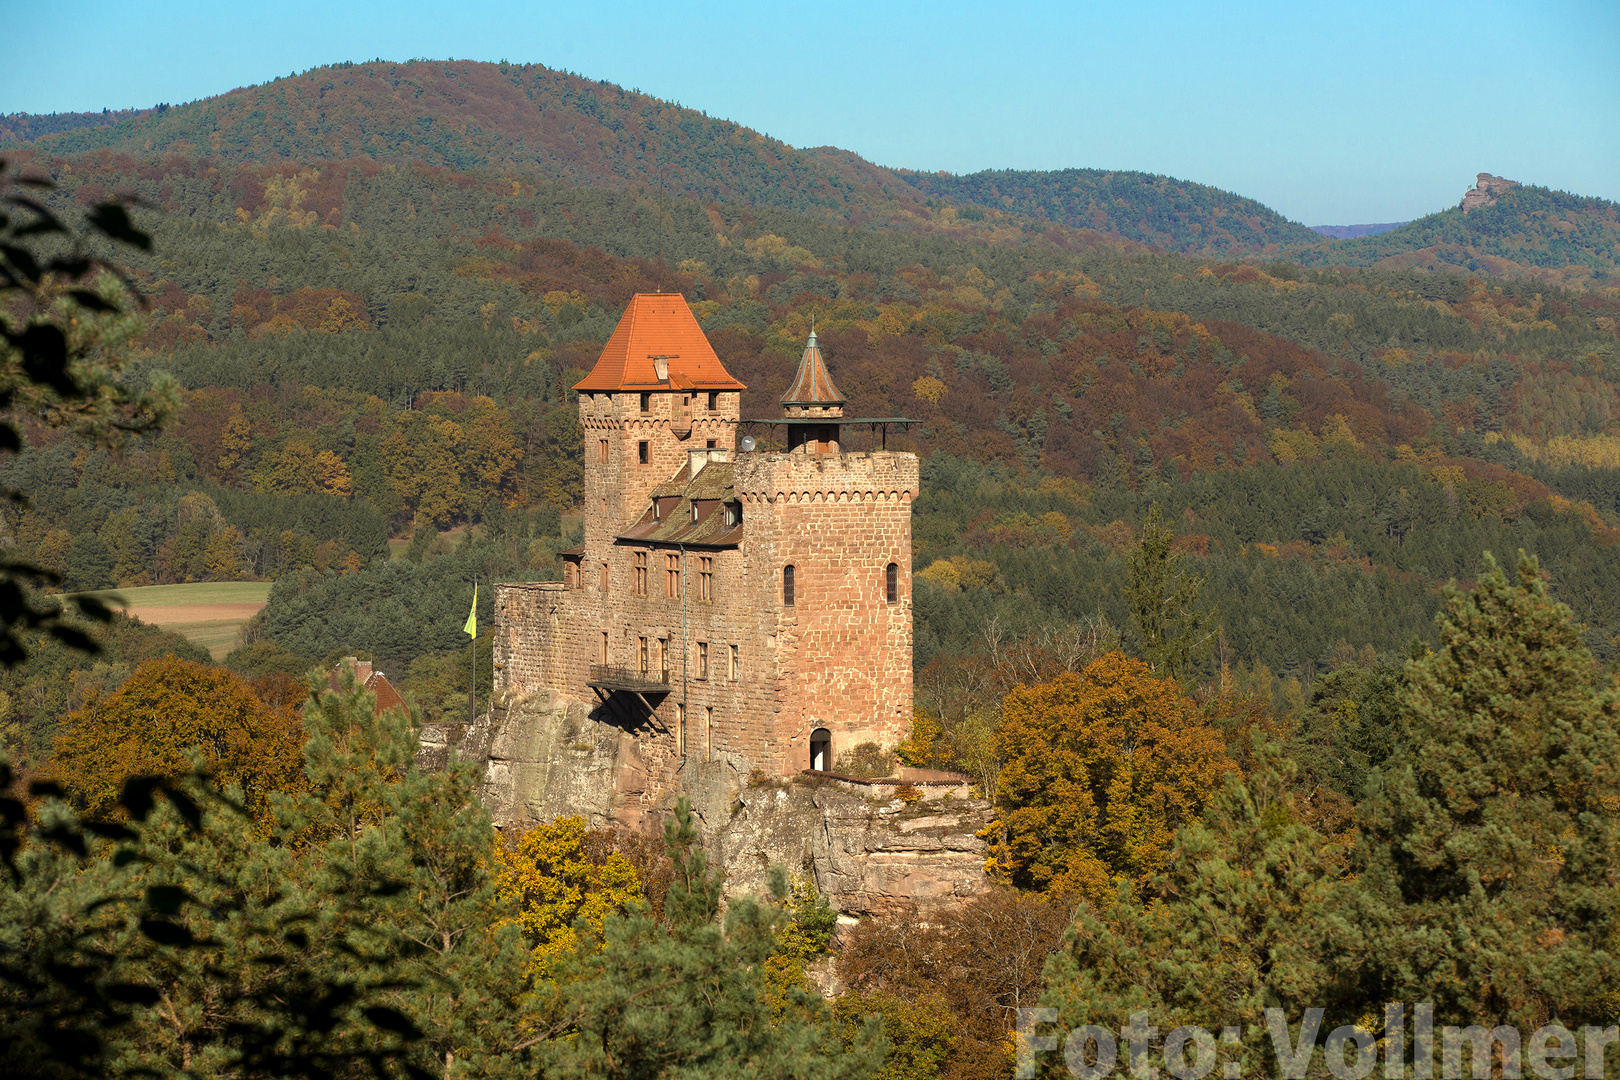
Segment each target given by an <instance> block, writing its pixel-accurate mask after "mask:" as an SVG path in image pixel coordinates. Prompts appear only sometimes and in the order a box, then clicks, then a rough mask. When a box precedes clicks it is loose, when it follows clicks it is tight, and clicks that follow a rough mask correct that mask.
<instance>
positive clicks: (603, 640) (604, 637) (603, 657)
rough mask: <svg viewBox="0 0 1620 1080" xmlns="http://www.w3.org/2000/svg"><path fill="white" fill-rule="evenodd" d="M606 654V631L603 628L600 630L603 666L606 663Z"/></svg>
mask: <svg viewBox="0 0 1620 1080" xmlns="http://www.w3.org/2000/svg"><path fill="white" fill-rule="evenodd" d="M607 656H608V653H607V631H606V630H604V631H602V664H603V666H604V667H605V666H606V665H607Z"/></svg>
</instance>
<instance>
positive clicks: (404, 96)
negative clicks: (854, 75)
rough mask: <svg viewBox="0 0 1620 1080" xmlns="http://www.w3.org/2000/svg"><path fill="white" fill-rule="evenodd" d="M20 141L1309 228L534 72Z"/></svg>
mask: <svg viewBox="0 0 1620 1080" xmlns="http://www.w3.org/2000/svg"><path fill="white" fill-rule="evenodd" d="M23 147H27V148H30V149H33V150H36V151H38V152H41V153H44V154H48V155H51V156H57V155H71V154H75V153H80V152H84V151H95V150H111V151H114V152H116V153H123V154H130V155H132V156H135V157H142V158H151V157H159V158H162V157H169V156H180V157H185V158H199V157H207V158H209V159H211V160H215V161H225V162H231V163H246V164H260V165H263V164H274V163H280V162H284V161H299V162H306V161H307V162H319V161H329V162H346V161H356V160H365V161H371V162H395V163H401V164H404V163H411V164H426V165H432V166H438V167H444V168H451V169H455V170H457V171H469V170H476V171H481V172H496V173H499V174H504V175H510V176H514V177H520V178H522V179H525V180H531V181H532V180H536V179H544V180H555V181H561V182H563V183H566V184H571V185H582V186H597V187H600V186H607V187H619V188H624V187H646V188H649V189H651V190H654V191H660V190H661V191H664V192H667V193H668V194H669V195H672V196H685V197H688V198H692V199H695V200H698V201H700V202H705V203H707V202H720V203H725V204H729V205H737V206H745V207H756V208H772V209H780V210H789V211H792V212H795V213H799V214H806V215H809V216H812V217H816V218H820V219H821V220H823V221H829V222H835V223H838V224H845V225H850V226H855V227H862V226H880V227H883V226H886V227H897V228H903V229H907V230H910V231H925V232H931V231H944V232H948V233H951V234H955V235H965V236H975V237H978V238H982V239H1000V240H1007V239H1020V238H1022V237H1024V236H1025V235H1027V234H1041V233H1046V234H1048V235H1047V238H1048V239H1049V240H1050V239H1056V240H1058V242H1059V243H1060V244H1063V243H1064V242H1065V238H1059V237H1058V236H1057V235H1056V234H1058V233H1062V232H1064V231H1065V230H1068V229H1073V230H1078V231H1080V232H1082V233H1090V232H1092V231H1095V232H1098V233H1102V234H1106V235H1107V236H1110V237H1112V238H1114V239H1115V240H1116V241H1118V242H1121V243H1124V244H1125V245H1126V246H1131V245H1130V244H1129V242H1131V241H1134V242H1137V243H1142V244H1151V245H1155V246H1157V247H1160V248H1164V249H1166V250H1175V251H1189V252H1200V253H1205V254H1212V255H1217V256H1235V255H1240V254H1244V253H1258V252H1263V251H1267V250H1271V251H1275V250H1276V249H1277V248H1278V246H1279V245H1282V244H1288V243H1292V244H1295V245H1298V244H1301V243H1309V242H1311V241H1313V240H1315V239H1317V238H1316V237H1315V235H1314V234H1313V233H1311V232H1310V231H1309V230H1308V229H1305V228H1304V227H1303V226H1300V225H1295V224H1294V223H1292V222H1288V221H1286V220H1284V219H1283V218H1282V217H1281V216H1279V215H1278V214H1276V213H1275V212H1274V211H1272V210H1269V209H1267V208H1266V207H1264V206H1262V205H1260V204H1259V203H1257V202H1255V201H1254V200H1252V199H1245V198H1242V197H1240V196H1237V195H1233V194H1231V193H1229V192H1224V191H1221V190H1219V189H1217V188H1212V187H1208V186H1206V185H1202V184H1190V183H1186V182H1183V181H1179V180H1172V179H1169V178H1166V177H1155V176H1149V175H1147V174H1145V173H1128V172H1114V173H1109V172H1100V171H1096V170H1066V171H1064V172H1061V173H993V174H992V173H986V174H979V175H978V176H975V177H942V176H937V175H931V174H923V173H912V172H908V171H897V170H893V169H887V168H884V167H881V166H878V165H874V164H872V163H871V162H869V161H866V160H865V159H863V158H861V157H859V156H858V155H856V154H853V153H850V152H848V151H845V150H840V149H838V148H836V147H830V146H829V147H817V148H813V149H807V150H797V149H795V148H793V147H791V146H788V145H787V144H786V143H783V142H780V141H778V140H776V139H772V138H769V137H767V136H765V135H762V134H760V133H759V132H757V131H753V130H751V129H749V128H746V127H743V126H741V125H739V124H735V123H732V122H730V121H726V120H719V119H715V118H713V117H710V116H707V115H705V114H703V113H701V112H698V111H696V110H692V109H687V108H682V107H681V106H679V105H677V104H673V103H671V102H667V101H662V100H659V99H657V98H654V97H650V96H648V95H646V94H641V93H638V92H635V91H630V90H625V89H624V88H622V87H619V86H615V85H613V84H611V83H607V82H597V81H594V80H590V79H585V78H581V77H579V76H576V75H572V74H569V73H566V72H561V71H553V70H550V69H547V68H545V67H542V66H539V65H513V64H486V63H477V62H472V61H444V62H438V61H414V62H411V63H405V64H394V63H386V62H382V61H374V62H371V63H365V64H340V65H335V66H333V67H328V68H317V69H313V70H311V71H308V72H305V73H304V74H302V75H297V76H289V77H287V78H284V79H277V80H275V81H273V82H270V83H266V84H264V85H262V86H253V87H245V88H242V89H238V90H233V91H230V92H229V93H226V94H222V95H220V96H219V97H215V98H209V99H206V100H203V101H197V102H192V103H190V104H186V105H177V106H173V107H170V106H160V107H158V108H154V109H146V110H140V111H137V112H130V113H121V114H103V113H85V114H58V115H53V116H48V117H35V116H27V115H22V114H18V115H12V116H7V117H0V150H4V149H6V148H23ZM986 177H990V178H993V179H991V180H988V181H987V180H985V179H984V178H986ZM1012 178H1016V179H1012ZM1054 225H1055V226H1058V228H1056V229H1053V228H1051V226H1054ZM1067 239H1069V240H1070V242H1069V243H1068V245H1067V246H1074V245H1073V242H1072V238H1067Z"/></svg>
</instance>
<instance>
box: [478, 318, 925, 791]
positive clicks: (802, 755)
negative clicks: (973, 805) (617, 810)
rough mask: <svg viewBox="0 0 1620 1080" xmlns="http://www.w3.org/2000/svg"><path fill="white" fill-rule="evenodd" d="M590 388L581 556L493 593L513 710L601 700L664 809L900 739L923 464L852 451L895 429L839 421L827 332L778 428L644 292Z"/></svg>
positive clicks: (498, 656) (499, 678) (598, 711)
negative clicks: (554, 571) (702, 782)
mask: <svg viewBox="0 0 1620 1080" xmlns="http://www.w3.org/2000/svg"><path fill="white" fill-rule="evenodd" d="M574 389H575V391H577V392H578V395H579V420H580V426H581V427H582V428H583V429H584V444H585V445H584V451H585V463H584V473H585V499H584V543H583V545H582V546H580V547H578V548H576V549H573V550H571V551H567V552H563V553H562V557H563V580H562V581H561V582H522V583H504V584H498V585H497V586H496V593H495V619H496V631H495V634H496V637H495V664H496V691H497V694H498V695H501V694H504V695H505V696H506V699H516V698H521V697H523V696H525V695H533V694H538V693H541V692H544V691H551V692H553V693H555V694H561V695H565V696H566V697H569V698H574V699H578V700H583V701H585V702H586V703H587V704H588V705H589V706H590V707H591V709H592V713H591V715H592V716H593V717H594V718H597V719H600V720H605V721H608V722H610V723H613V724H615V725H617V726H618V727H619V728H620V729H621V730H622V731H623V732H624V733H625V736H626V737H627V738H628V739H630V740H633V743H634V746H633V749H634V751H635V755H634V756H635V758H636V759H637V762H638V764H637V767H636V769H637V772H638V773H641V774H642V775H641V777H640V779H639V780H638V781H637V782H636V784H635V785H634V787H635V788H637V789H638V790H639V792H640V793H641V795H642V798H643V799H644V800H647V801H649V802H650V801H651V800H653V799H654V798H656V797H657V796H658V795H659V794H660V793H667V792H669V791H672V790H674V789H675V787H676V786H677V776H678V774H679V773H680V771H681V769H682V768H683V767H684V766H686V765H688V764H689V763H694V762H695V763H704V762H715V761H722V760H724V761H727V762H729V763H730V764H731V765H732V766H734V767H736V768H739V769H741V770H742V771H743V773H744V774H745V775H746V774H747V773H749V772H751V771H752V770H754V769H759V770H762V771H763V772H764V773H765V774H767V775H772V776H783V775H789V774H792V773H797V772H800V771H801V770H804V769H818V770H831V769H832V768H833V763H834V760H835V756H836V755H837V754H839V753H842V752H843V751H844V750H845V749H847V748H849V747H852V746H855V745H857V744H861V743H867V742H871V743H877V744H878V745H880V746H884V747H891V746H893V745H894V744H895V743H896V742H898V741H899V740H900V739H901V738H903V737H904V735H905V732H906V728H907V726H908V724H909V722H910V719H911V709H912V676H911V655H912V652H911V650H912V613H911V598H912V593H911V501H912V499H913V498H915V497H916V494H917V490H918V470H917V458H916V456H915V455H913V454H909V453H901V452H894V451H889V450H887V449H880V450H875V451H871V452H859V453H856V452H849V451H846V450H845V449H843V446H842V444H841V439H840V435H841V432H842V431H843V430H844V429H845V428H846V427H848V426H849V425H851V424H865V425H869V426H871V427H872V428H873V430H874V431H875V430H878V429H879V428H882V429H883V430H884V432H885V445H886V431H887V427H886V426H885V425H886V424H888V423H893V422H895V420H896V419H897V418H876V419H873V418H846V417H845V416H844V415H843V412H844V409H843V406H844V401H843V400H842V398H841V397H840V395H839V392H838V389H837V387H836V385H835V384H834V383H833V380H832V377H831V375H830V374H829V372H828V370H827V367H826V364H825V362H824V361H823V359H822V356H821V351H820V349H819V348H818V346H817V343H816V338H815V333H814V332H813V331H812V332H811V334H810V337H809V341H808V344H807V345H806V347H805V350H804V355H803V358H802V359H801V361H800V363H799V368H798V373H797V377H796V378H795V380H794V382H793V384H792V386H791V387H790V388H789V390H788V392H787V393H786V394H784V395H783V397H782V401H781V404H782V410H781V416H780V417H771V418H758V419H748V420H744V419H743V418H742V417H741V415H740V399H741V392H742V391H743V390H745V389H746V387H745V386H744V385H743V384H742V383H740V382H738V381H737V380H736V379H735V378H733V377H732V375H731V374H730V373H729V372H728V371H726V369H725V367H724V365H723V364H722V363H721V362H720V359H719V357H718V356H716V355H715V352H714V349H713V348H712V347H711V346H710V344H709V341H708V339H707V338H706V337H705V336H704V334H703V331H702V329H701V328H700V327H699V326H698V323H697V320H696V318H695V317H694V316H693V314H692V311H691V309H690V308H689V307H688V306H687V304H686V301H685V300H684V299H683V298H682V297H681V296H680V295H679V294H674V293H654V294H646V293H643V294H639V295H637V296H635V297H634V298H633V299H632V300H631V301H630V305H629V307H628V309H626V311H625V313H624V317H623V318H622V319H620V320H619V324H618V327H617V328H616V329H615V330H614V332H613V336H612V337H611V338H610V339H609V341H608V343H607V345H606V346H605V347H604V348H603V350H602V354H601V357H600V358H599V359H598V360H597V362H596V366H595V368H594V369H593V370H592V371H591V373H590V374H589V375H588V376H586V377H585V379H583V380H582V381H581V382H579V383H578V384H577V385H576V386H575V387H574ZM739 428H742V429H744V431H745V433H744V434H742V435H741V436H739ZM747 432H757V433H758V434H757V435H755V434H748V433H747Z"/></svg>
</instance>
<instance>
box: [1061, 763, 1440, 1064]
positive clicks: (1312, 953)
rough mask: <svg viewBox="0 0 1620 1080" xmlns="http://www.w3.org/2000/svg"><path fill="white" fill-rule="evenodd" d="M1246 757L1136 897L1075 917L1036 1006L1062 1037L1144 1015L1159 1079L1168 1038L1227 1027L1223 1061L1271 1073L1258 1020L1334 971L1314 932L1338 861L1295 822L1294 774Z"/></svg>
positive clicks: (1338, 878)
mask: <svg viewBox="0 0 1620 1080" xmlns="http://www.w3.org/2000/svg"><path fill="white" fill-rule="evenodd" d="M1256 757H1257V762H1258V763H1257V766H1256V769H1255V772H1254V774H1253V775H1251V776H1250V777H1249V778H1248V779H1247V780H1244V779H1243V778H1241V777H1239V776H1238V775H1237V774H1235V773H1228V774H1227V775H1226V777H1225V779H1224V783H1223V786H1222V787H1221V788H1220V790H1218V791H1217V792H1216V793H1215V794H1214V796H1213V798H1212V799H1211V800H1210V802H1209V807H1208V812H1207V816H1206V817H1205V818H1204V819H1203V820H1198V821H1192V822H1189V823H1188V824H1186V825H1185V826H1183V827H1182V828H1181V830H1180V831H1179V832H1178V833H1177V835H1176V837H1175V840H1174V844H1173V847H1172V851H1173V857H1172V858H1170V859H1169V860H1168V862H1167V864H1166V867H1165V869H1164V871H1163V872H1162V873H1160V874H1157V875H1155V876H1154V877H1153V878H1152V879H1151V882H1150V883H1149V884H1147V885H1146V887H1145V888H1143V889H1141V890H1137V891H1133V890H1131V889H1130V888H1128V887H1127V886H1125V885H1123V884H1122V885H1121V886H1120V888H1119V889H1118V890H1117V891H1116V892H1115V893H1114V894H1113V895H1110V896H1106V897H1102V898H1100V899H1098V900H1097V901H1096V902H1095V903H1093V904H1087V905H1083V906H1082V907H1081V908H1080V909H1079V912H1078V913H1077V917H1076V921H1075V924H1074V928H1073V931H1072V932H1071V934H1070V935H1069V936H1068V938H1067V939H1066V940H1065V941H1064V944H1063V947H1062V949H1060V950H1059V951H1058V952H1057V953H1056V955H1055V956H1054V957H1053V959H1052V961H1051V963H1050V964H1049V965H1048V966H1047V969H1046V992H1045V994H1044V996H1043V997H1042V999H1041V1004H1042V1005H1043V1006H1045V1007H1048V1008H1052V1009H1055V1010H1056V1017H1055V1019H1057V1021H1058V1023H1059V1025H1060V1026H1061V1027H1070V1028H1073V1027H1079V1026H1081V1025H1085V1024H1096V1025H1099V1026H1101V1027H1104V1028H1107V1029H1108V1030H1110V1031H1115V1032H1117V1031H1121V1030H1123V1029H1124V1028H1125V1027H1126V1026H1127V1025H1128V1024H1129V1023H1130V1021H1131V1017H1132V1015H1133V1014H1137V1013H1145V1014H1146V1020H1145V1024H1146V1026H1151V1027H1154V1028H1156V1029H1157V1031H1158V1036H1157V1039H1156V1040H1155V1041H1154V1042H1153V1043H1152V1044H1151V1045H1150V1046H1149V1047H1148V1056H1149V1060H1148V1061H1147V1062H1144V1063H1142V1064H1143V1065H1144V1066H1147V1065H1152V1066H1154V1067H1155V1068H1158V1069H1160V1070H1162V1069H1163V1067H1164V1065H1165V1055H1164V1049H1165V1048H1164V1045H1163V1038H1164V1036H1165V1034H1166V1033H1168V1032H1170V1031H1172V1030H1173V1029H1175V1028H1176V1027H1178V1026H1180V1025H1182V1024H1195V1025H1201V1026H1204V1027H1206V1028H1210V1029H1219V1028H1221V1027H1223V1026H1225V1025H1229V1024H1230V1025H1236V1026H1238V1027H1240V1028H1241V1029H1242V1036H1241V1039H1240V1043H1241V1047H1242V1048H1241V1049H1236V1048H1231V1049H1225V1050H1223V1051H1222V1053H1227V1054H1235V1055H1239V1060H1240V1068H1241V1071H1242V1073H1243V1075H1250V1074H1251V1073H1259V1074H1263V1073H1265V1072H1266V1071H1267V1066H1272V1067H1274V1066H1275V1060H1274V1059H1272V1060H1268V1059H1267V1058H1266V1056H1265V1055H1264V1054H1263V1053H1262V1048H1264V1047H1267V1046H1269V1045H1270V1043H1269V1035H1268V1033H1267V1028H1266V1017H1265V1010H1266V1009H1267V1008H1281V1009H1283V1010H1284V1012H1285V1013H1286V1015H1287V1016H1288V1018H1289V1019H1290V1021H1294V1020H1297V1019H1298V1018H1299V1017H1300V1016H1301V1015H1302V1013H1303V1011H1304V1010H1305V1009H1307V1008H1314V1007H1318V1006H1321V1005H1322V1004H1323V1003H1324V999H1325V998H1326V996H1327V992H1328V990H1329V988H1330V987H1331V986H1332V985H1333V982H1334V976H1335V971H1334V969H1333V967H1332V965H1331V964H1330V963H1329V962H1328V961H1327V960H1326V958H1325V957H1326V954H1325V951H1324V948H1323V937H1322V934H1321V932H1320V926H1321V923H1322V922H1323V921H1324V919H1325V918H1326V915H1327V912H1328V911H1329V910H1330V908H1329V904H1330V901H1331V899H1332V897H1333V890H1334V888H1335V887H1336V886H1337V885H1338V884H1339V883H1341V882H1342V881H1343V880H1344V877H1345V873H1346V858H1345V852H1344V850H1343V848H1342V847H1335V846H1334V845H1333V844H1332V843H1330V842H1329V840H1328V839H1327V838H1326V837H1324V836H1322V835H1321V834H1320V833H1318V832H1316V831H1315V830H1314V829H1312V828H1311V827H1310V825H1309V824H1308V823H1307V822H1306V821H1304V820H1303V817H1302V815H1301V813H1300V809H1299V806H1298V795H1297V793H1296V789H1297V787H1298V783H1299V781H1298V779H1297V777H1296V776H1294V772H1295V770H1296V766H1294V764H1293V763H1292V762H1290V761H1289V760H1288V759H1286V758H1284V757H1283V756H1282V755H1281V752H1280V750H1279V748H1278V746H1277V745H1276V744H1275V743H1267V742H1264V741H1259V746H1258V748H1257V754H1256ZM1144 901H1145V902H1144ZM1379 1000H1381V999H1379ZM1391 1000H1395V999H1391ZM1407 1000H1410V999H1407ZM1369 1007H1374V1008H1375V1007H1376V1002H1374V1003H1373V1005H1371V1006H1369ZM1360 1015H1361V1013H1360V1012H1359V1011H1356V1010H1352V1011H1351V1012H1350V1013H1349V1016H1348V1019H1349V1020H1352V1021H1353V1020H1356V1019H1358V1018H1359V1017H1360ZM1332 1026H1333V1025H1329V1026H1328V1027H1329V1028H1331V1027H1332ZM1326 1030H1327V1029H1324V1031H1323V1034H1326ZM1296 1034H1297V1032H1296ZM1120 1053H1121V1055H1122V1057H1123V1055H1124V1047H1123V1045H1122V1046H1121V1047H1120ZM1173 1064H1176V1065H1177V1066H1179V1065H1180V1063H1179V1062H1176V1063H1173ZM1141 1075H1146V1073H1142V1074H1141ZM1215 1075H1219V1073H1218V1071H1217V1072H1216V1073H1215Z"/></svg>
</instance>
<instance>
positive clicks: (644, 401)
mask: <svg viewBox="0 0 1620 1080" xmlns="http://www.w3.org/2000/svg"><path fill="white" fill-rule="evenodd" d="M641 411H642V412H652V395H651V394H642V395H641Z"/></svg>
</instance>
